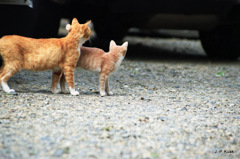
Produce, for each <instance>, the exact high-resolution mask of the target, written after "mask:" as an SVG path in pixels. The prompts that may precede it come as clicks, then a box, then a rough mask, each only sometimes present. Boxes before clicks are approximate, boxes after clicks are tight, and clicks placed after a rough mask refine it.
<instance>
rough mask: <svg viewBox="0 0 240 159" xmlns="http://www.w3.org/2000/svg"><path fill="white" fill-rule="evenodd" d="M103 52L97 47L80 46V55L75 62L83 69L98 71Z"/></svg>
mask: <svg viewBox="0 0 240 159" xmlns="http://www.w3.org/2000/svg"><path fill="white" fill-rule="evenodd" d="M104 55H105V52H104V51H103V50H102V49H99V48H89V47H81V55H80V58H79V61H78V64H77V67H80V68H82V69H85V70H90V71H95V72H100V71H101V64H102V62H103V56H104Z"/></svg>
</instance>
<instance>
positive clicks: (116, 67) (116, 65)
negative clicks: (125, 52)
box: [114, 55, 124, 71]
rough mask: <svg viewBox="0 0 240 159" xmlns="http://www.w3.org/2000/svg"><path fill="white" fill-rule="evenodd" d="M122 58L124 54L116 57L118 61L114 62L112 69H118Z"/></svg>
mask: <svg viewBox="0 0 240 159" xmlns="http://www.w3.org/2000/svg"><path fill="white" fill-rule="evenodd" d="M123 59H124V56H122V55H121V56H120V57H119V58H118V61H117V62H116V63H115V68H114V71H117V70H118V68H119V67H120V65H121V63H122V60H123Z"/></svg>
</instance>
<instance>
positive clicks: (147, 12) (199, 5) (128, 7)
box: [0, 0, 240, 59]
mask: <svg viewBox="0 0 240 159" xmlns="http://www.w3.org/2000/svg"><path fill="white" fill-rule="evenodd" d="M73 17H76V18H77V19H78V20H79V22H80V23H85V22H86V21H87V20H92V24H91V27H92V29H93V35H92V38H91V41H90V42H88V43H86V45H87V46H94V47H101V48H103V49H104V50H105V51H108V45H109V41H110V40H115V41H117V42H118V43H122V42H123V41H124V40H125V41H126V40H128V41H130V44H132V45H136V46H137V47H135V51H132V52H139V51H140V52H141V51H142V50H144V52H148V49H151V50H152V51H150V53H151V54H152V56H156V57H157V53H158V52H159V50H158V51H154V49H153V46H155V47H158V48H159V47H160V48H162V50H164V49H165V54H168V53H169V54H171V52H172V51H175V52H179V48H180V50H181V46H184V45H186V44H185V41H184V40H185V39H190V40H192V41H190V43H188V44H187V45H189V46H188V47H187V51H185V52H194V53H195V54H197V55H196V56H197V57H199V58H201V57H206V56H205V54H206V55H207V56H208V57H209V58H217V59H238V57H239V56H240V1H239V0H194V1H193V0H148V1H145V0H87V1H83V0H1V1H0V20H1V25H0V37H2V36H4V35H12V34H17V35H22V36H27V37H33V38H52V37H62V36H65V35H66V34H67V32H66V30H65V25H66V24H67V23H70V22H71V20H72V18H73ZM169 38H170V39H171V41H166V40H169ZM163 39H165V41H164V40H163ZM176 39H177V40H176ZM167 42H168V43H167ZM149 43H151V44H149ZM139 44H146V45H147V46H146V47H145V48H142V47H141V46H140V45H139ZM148 44H149V45H148ZM171 44H176V45H178V46H177V47H175V50H174V48H172V47H170V46H169V51H166V50H167V49H168V45H171ZM133 49H134V48H133ZM189 50H190V51H189ZM132 52H131V54H132V57H134V56H138V55H134V53H132ZM180 52H181V51H180ZM148 55H150V54H148ZM128 56H131V55H128ZM166 56H167V55H166Z"/></svg>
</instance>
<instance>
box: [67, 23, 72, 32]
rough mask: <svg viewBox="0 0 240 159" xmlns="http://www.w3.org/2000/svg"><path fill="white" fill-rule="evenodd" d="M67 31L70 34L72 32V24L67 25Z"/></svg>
mask: <svg viewBox="0 0 240 159" xmlns="http://www.w3.org/2000/svg"><path fill="white" fill-rule="evenodd" d="M66 30H67V31H68V32H70V31H71V30H72V27H71V25H70V24H67V25H66Z"/></svg>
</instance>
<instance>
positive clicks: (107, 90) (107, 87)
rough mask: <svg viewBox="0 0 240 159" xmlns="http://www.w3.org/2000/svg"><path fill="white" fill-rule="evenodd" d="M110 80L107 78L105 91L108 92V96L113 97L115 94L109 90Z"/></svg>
mask: <svg viewBox="0 0 240 159" xmlns="http://www.w3.org/2000/svg"><path fill="white" fill-rule="evenodd" d="M108 80H109V77H108V78H107V80H106V83H105V91H106V92H107V95H109V96H112V95H113V92H112V91H110V89H109V83H108Z"/></svg>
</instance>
